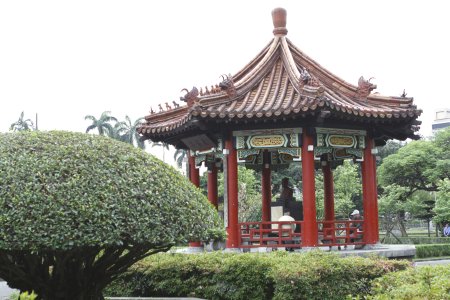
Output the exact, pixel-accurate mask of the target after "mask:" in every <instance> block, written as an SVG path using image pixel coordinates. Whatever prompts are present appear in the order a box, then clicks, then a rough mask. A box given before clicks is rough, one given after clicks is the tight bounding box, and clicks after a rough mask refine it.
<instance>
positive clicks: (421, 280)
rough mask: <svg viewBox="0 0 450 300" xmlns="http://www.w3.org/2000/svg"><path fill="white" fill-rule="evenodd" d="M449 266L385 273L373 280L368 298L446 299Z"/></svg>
mask: <svg viewBox="0 0 450 300" xmlns="http://www.w3.org/2000/svg"><path fill="white" fill-rule="evenodd" d="M449 278H450V266H448V265H447V266H435V267H430V266H426V267H419V268H411V269H408V270H405V271H401V272H393V273H390V274H386V275H384V276H382V277H380V278H377V279H375V280H374V281H373V283H372V286H373V295H372V296H370V297H368V299H377V300H388V299H389V300H390V299H404V300H419V299H428V300H448V299H450V280H449Z"/></svg>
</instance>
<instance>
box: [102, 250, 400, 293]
mask: <svg viewBox="0 0 450 300" xmlns="http://www.w3.org/2000/svg"><path fill="white" fill-rule="evenodd" d="M408 266H409V263H407V262H405V261H403V262H400V261H387V260H383V259H375V258H373V259H367V258H360V257H348V258H340V257H338V256H336V255H334V254H329V253H323V252H320V251H312V252H309V253H302V254H287V253H285V252H274V253H270V254H250V253H248V254H232V253H211V254H198V255H182V254H159V255H154V256H152V257H148V258H146V259H145V260H142V261H140V262H138V263H136V264H135V265H134V266H133V267H132V268H131V269H130V270H129V271H128V272H127V273H126V274H124V275H123V276H121V277H120V278H119V279H118V280H116V281H115V282H113V283H112V284H111V285H110V286H109V287H108V293H107V294H108V295H110V296H125V295H127V296H135V297H137V296H139V297H149V296H151V297H186V296H190V297H199V298H205V299H342V298H344V297H345V296H346V295H347V294H355V295H366V294H367V292H368V291H369V287H370V281H371V280H372V279H374V278H377V277H379V276H381V275H383V274H386V273H387V272H392V271H395V270H403V269H405V268H407V267H408Z"/></svg>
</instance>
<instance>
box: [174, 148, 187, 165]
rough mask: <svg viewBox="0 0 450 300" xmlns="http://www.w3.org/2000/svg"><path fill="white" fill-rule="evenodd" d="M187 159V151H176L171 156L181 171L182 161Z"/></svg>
mask: <svg viewBox="0 0 450 300" xmlns="http://www.w3.org/2000/svg"><path fill="white" fill-rule="evenodd" d="M186 157H187V150H185V149H177V150H175V154H174V155H173V159H174V160H175V161H176V162H177V166H178V168H180V169H181V166H182V164H183V161H184V159H185V158H186Z"/></svg>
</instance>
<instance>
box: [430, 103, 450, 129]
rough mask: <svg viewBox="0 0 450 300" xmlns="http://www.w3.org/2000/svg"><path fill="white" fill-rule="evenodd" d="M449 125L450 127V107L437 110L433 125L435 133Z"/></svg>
mask: <svg viewBox="0 0 450 300" xmlns="http://www.w3.org/2000/svg"><path fill="white" fill-rule="evenodd" d="M447 127H450V108H443V109H438V110H436V112H435V114H434V121H433V123H432V125H431V129H432V130H433V133H435V132H436V131H438V130H441V129H444V128H447Z"/></svg>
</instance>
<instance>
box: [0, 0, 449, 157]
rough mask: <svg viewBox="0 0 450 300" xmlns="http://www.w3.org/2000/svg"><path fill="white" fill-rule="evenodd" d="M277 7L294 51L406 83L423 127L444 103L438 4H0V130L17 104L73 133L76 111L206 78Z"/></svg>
mask: <svg viewBox="0 0 450 300" xmlns="http://www.w3.org/2000/svg"><path fill="white" fill-rule="evenodd" d="M278 6H281V7H284V8H286V9H287V12H288V17H287V28H288V30H289V33H288V38H289V39H290V40H291V41H293V42H294V44H295V45H296V46H297V47H299V48H300V49H301V50H302V51H304V52H305V53H306V54H307V55H309V56H310V57H312V58H313V59H314V60H316V61H317V62H318V63H320V64H321V65H322V66H323V67H325V68H326V69H328V70H329V71H331V72H332V73H334V74H335V75H337V76H339V77H340V78H342V79H344V80H346V81H348V82H350V83H353V84H355V85H356V84H357V81H358V78H359V77H360V76H361V75H363V76H364V77H365V78H370V77H375V80H372V82H374V83H375V84H377V85H378V89H377V90H375V91H377V92H379V93H381V94H383V95H388V96H398V95H400V94H401V93H402V91H403V89H406V92H407V94H408V96H412V97H414V99H415V103H416V104H417V106H418V107H419V108H421V109H423V111H424V112H423V114H422V116H421V118H420V120H422V121H423V124H422V129H421V131H420V133H421V134H422V135H425V136H428V135H430V134H431V122H432V120H433V114H434V110H436V109H438V108H442V107H450V97H449V95H448V90H447V86H448V85H449V76H448V70H450V59H449V55H450V45H449V44H450V43H449V36H450V33H449V31H450V17H449V16H448V13H449V11H450V10H449V7H450V2H448V1H445V0H442V1H437V0H428V1H401V0H397V1H391V0H385V1H380V0H379V1H364V0H359V1H356V0H355V1H335V0H333V1H242V0H241V1H236V0H227V1H217V0H209V1H150V0H149V1H114V0H107V1H95V0H89V1H83V0H77V1H60V0H59V1H35V0H33V1H1V2H0V131H7V130H8V129H9V126H10V124H11V123H13V122H14V121H16V120H17V119H18V117H19V115H20V112H21V111H25V115H26V117H28V118H32V119H34V116H35V114H36V113H37V114H38V116H39V129H40V130H51V129H62V130H71V131H82V132H83V131H85V129H86V127H87V126H88V125H89V122H88V121H85V120H84V116H85V115H88V114H92V115H95V116H97V117H99V116H100V114H101V113H102V112H103V111H107V110H109V111H111V112H112V114H113V115H114V116H116V117H117V118H119V119H124V117H125V115H129V116H130V117H131V118H132V119H136V118H138V117H141V116H144V115H146V114H148V112H149V110H150V107H151V106H153V107H154V109H155V108H156V106H157V104H158V103H164V102H166V101H169V102H170V103H171V102H172V101H173V100H178V99H179V97H180V96H181V93H180V90H181V89H182V88H188V89H190V88H192V86H194V85H195V86H197V87H198V88H200V87H201V86H205V85H208V86H210V85H211V84H216V83H218V82H219V81H220V78H219V77H220V75H221V74H224V73H231V74H234V73H236V72H237V71H239V70H240V69H241V68H242V67H244V66H245V65H246V64H247V63H248V62H249V61H250V60H251V59H252V58H254V57H255V56H256V55H257V54H258V53H259V51H260V50H262V49H263V47H264V46H265V45H266V44H267V43H268V42H269V41H270V40H271V38H272V37H273V34H272V29H273V25H272V18H271V11H272V9H273V8H275V7H278ZM166 156H168V155H167V154H166ZM166 160H169V161H170V160H172V158H171V156H169V158H167V157H166Z"/></svg>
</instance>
